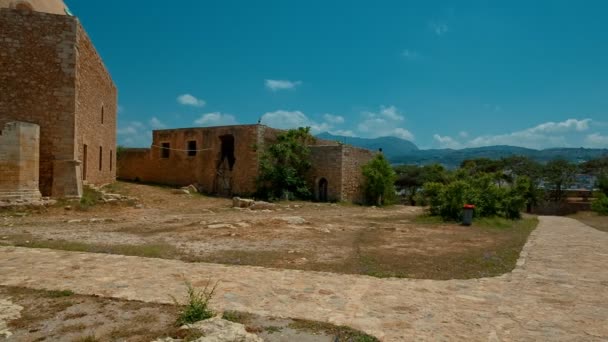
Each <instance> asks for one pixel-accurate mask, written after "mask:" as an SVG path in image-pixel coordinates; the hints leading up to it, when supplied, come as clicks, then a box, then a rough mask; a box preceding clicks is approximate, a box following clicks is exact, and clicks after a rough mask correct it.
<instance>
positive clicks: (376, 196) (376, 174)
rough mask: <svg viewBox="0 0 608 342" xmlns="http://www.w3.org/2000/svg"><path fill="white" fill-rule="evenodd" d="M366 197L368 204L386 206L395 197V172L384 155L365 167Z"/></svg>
mask: <svg viewBox="0 0 608 342" xmlns="http://www.w3.org/2000/svg"><path fill="white" fill-rule="evenodd" d="M363 177H364V179H365V184H364V187H365V195H366V197H367V201H368V203H373V204H376V205H379V206H380V205H384V204H387V203H388V202H390V201H391V200H392V199H393V198H394V196H395V178H396V175H395V171H394V170H393V168H392V167H391V164H390V163H389V162H388V160H386V158H385V157H384V155H383V154H381V153H379V154H377V155H376V156H375V157H374V159H372V160H370V161H369V163H367V164H365V165H364V166H363Z"/></svg>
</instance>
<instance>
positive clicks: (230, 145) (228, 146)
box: [218, 134, 236, 171]
mask: <svg viewBox="0 0 608 342" xmlns="http://www.w3.org/2000/svg"><path fill="white" fill-rule="evenodd" d="M220 140H221V141H222V154H221V156H220V163H219V165H221V164H222V163H224V160H226V161H227V162H228V168H229V169H230V171H232V168H233V167H234V163H235V162H236V158H235V157H234V136H233V135H232V134H226V135H222V136H220ZM219 165H218V167H219Z"/></svg>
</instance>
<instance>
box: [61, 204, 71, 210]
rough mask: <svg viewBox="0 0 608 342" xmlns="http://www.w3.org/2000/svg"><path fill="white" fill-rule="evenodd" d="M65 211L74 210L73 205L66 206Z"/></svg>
mask: <svg viewBox="0 0 608 342" xmlns="http://www.w3.org/2000/svg"><path fill="white" fill-rule="evenodd" d="M63 209H65V210H72V206H71V205H66V206H65V207H64V208H63Z"/></svg>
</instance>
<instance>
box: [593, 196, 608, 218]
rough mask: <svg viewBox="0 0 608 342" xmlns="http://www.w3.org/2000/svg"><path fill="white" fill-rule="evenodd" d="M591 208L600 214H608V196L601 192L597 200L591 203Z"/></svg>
mask: <svg viewBox="0 0 608 342" xmlns="http://www.w3.org/2000/svg"><path fill="white" fill-rule="evenodd" d="M591 210H593V211H595V212H596V213H598V214H600V215H608V196H606V195H605V194H604V193H600V194H599V195H598V197H597V198H596V199H595V201H593V203H591Z"/></svg>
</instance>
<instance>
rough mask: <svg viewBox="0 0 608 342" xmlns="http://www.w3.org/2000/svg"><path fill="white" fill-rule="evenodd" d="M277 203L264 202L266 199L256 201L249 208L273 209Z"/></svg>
mask: <svg viewBox="0 0 608 342" xmlns="http://www.w3.org/2000/svg"><path fill="white" fill-rule="evenodd" d="M276 207H277V205H276V204H274V203H269V202H264V201H255V202H254V203H253V204H252V205H251V206H250V207H249V209H251V210H271V209H276Z"/></svg>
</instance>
